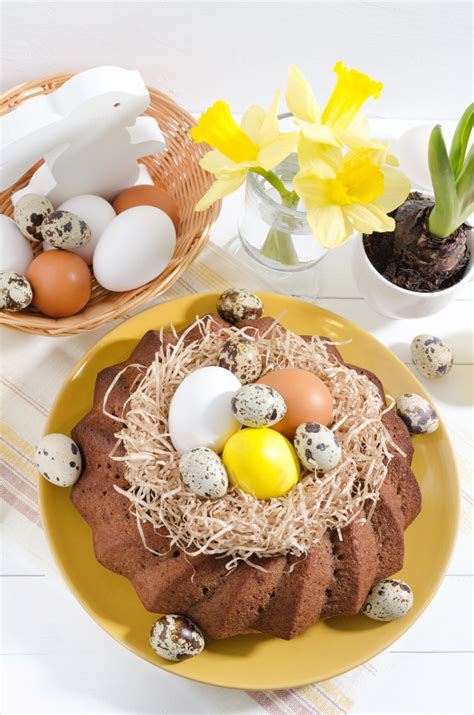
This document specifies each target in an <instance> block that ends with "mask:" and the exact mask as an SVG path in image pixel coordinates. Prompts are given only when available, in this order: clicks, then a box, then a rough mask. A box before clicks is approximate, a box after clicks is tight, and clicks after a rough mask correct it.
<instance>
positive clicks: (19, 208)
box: [13, 194, 54, 242]
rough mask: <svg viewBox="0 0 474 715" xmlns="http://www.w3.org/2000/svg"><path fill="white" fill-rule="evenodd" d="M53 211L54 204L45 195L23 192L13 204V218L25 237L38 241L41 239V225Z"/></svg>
mask: <svg viewBox="0 0 474 715" xmlns="http://www.w3.org/2000/svg"><path fill="white" fill-rule="evenodd" d="M53 211H54V206H53V204H52V203H51V201H50V200H49V199H47V198H46V196H40V195H39V194H25V196H22V197H21V198H20V199H18V201H17V203H16V204H15V209H14V211H13V218H14V219H15V223H16V225H17V226H18V228H19V229H20V231H21V232H22V234H23V235H24V236H25V237H26V238H29V239H30V241H36V242H38V241H41V239H42V236H41V225H42V223H43V221H44V219H45V218H46V217H47V216H49V214H50V213H52V212H53Z"/></svg>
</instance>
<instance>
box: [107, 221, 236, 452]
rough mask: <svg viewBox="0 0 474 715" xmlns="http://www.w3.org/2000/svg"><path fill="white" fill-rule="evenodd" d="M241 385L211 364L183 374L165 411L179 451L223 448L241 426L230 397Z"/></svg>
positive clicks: (171, 434) (229, 374)
mask: <svg viewBox="0 0 474 715" xmlns="http://www.w3.org/2000/svg"><path fill="white" fill-rule="evenodd" d="M120 215H121V216H123V214H120ZM240 387H241V385H240V381H239V380H238V379H237V378H236V376H235V375H233V374H232V373H231V372H229V370H225V369H224V368H223V367H217V366H214V365H211V366H209V367H201V368H198V369H197V370H195V371H194V372H191V373H190V374H189V375H187V376H186V377H185V378H184V380H183V381H182V383H181V384H180V385H179V386H178V388H177V390H176V392H175V393H174V395H173V397H172V399H171V404H170V409H169V415H168V429H169V433H170V437H171V441H172V442H173V445H174V446H175V448H176V450H177V451H178V452H181V453H182V452H186V451H187V450H188V449H193V448H195V447H209V449H212V450H214V452H217V453H219V452H221V451H222V449H223V448H224V444H225V443H226V442H227V440H228V439H229V437H231V436H232V435H233V434H234V432H237V431H238V430H239V429H240V422H239V421H238V420H237V419H236V418H235V417H234V415H233V414H232V409H231V402H232V397H233V396H234V394H235V393H236V392H237V390H238V389H239V388H240Z"/></svg>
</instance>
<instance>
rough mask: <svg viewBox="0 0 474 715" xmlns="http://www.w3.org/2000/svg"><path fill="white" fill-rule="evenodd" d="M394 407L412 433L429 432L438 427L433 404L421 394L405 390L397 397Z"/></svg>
mask: <svg viewBox="0 0 474 715" xmlns="http://www.w3.org/2000/svg"><path fill="white" fill-rule="evenodd" d="M395 408H396V410H397V413H398V415H399V417H401V418H402V420H403V421H404V423H405V424H406V426H407V427H408V430H409V432H411V433H412V434H429V433H430V432H434V431H435V430H437V429H438V427H439V418H438V415H437V414H436V412H435V410H434V408H433V406H432V405H431V404H430V403H429V402H428V400H425V398H424V397H421V395H416V394H415V393H413V392H405V393H404V394H403V395H400V396H399V397H397V400H396V402H395Z"/></svg>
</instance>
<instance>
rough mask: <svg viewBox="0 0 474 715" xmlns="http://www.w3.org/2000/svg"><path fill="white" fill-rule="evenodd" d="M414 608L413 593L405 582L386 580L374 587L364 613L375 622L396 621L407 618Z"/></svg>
mask: <svg viewBox="0 0 474 715" xmlns="http://www.w3.org/2000/svg"><path fill="white" fill-rule="evenodd" d="M412 606H413V591H412V590H411V588H410V586H409V585H408V584H407V583H405V582H404V581H399V580H398V579H394V578H384V579H383V580H382V581H379V582H378V583H376V584H375V586H372V588H371V589H370V591H369V594H368V596H367V598H366V600H365V603H364V605H363V606H362V613H363V614H364V616H368V618H372V619H373V620H374V621H395V620H397V618H402V617H403V616H406V614H407V613H408V611H410V609H411V607H412Z"/></svg>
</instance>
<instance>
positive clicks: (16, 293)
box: [0, 271, 33, 312]
mask: <svg viewBox="0 0 474 715" xmlns="http://www.w3.org/2000/svg"><path fill="white" fill-rule="evenodd" d="M32 300H33V291H32V290H31V285H30V284H29V282H28V280H27V279H26V278H25V276H22V275H21V273H15V271H0V309H1V310H9V311H11V312H16V311H17V310H23V308H27V307H28V306H29V304H30V303H31V301H32Z"/></svg>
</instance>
